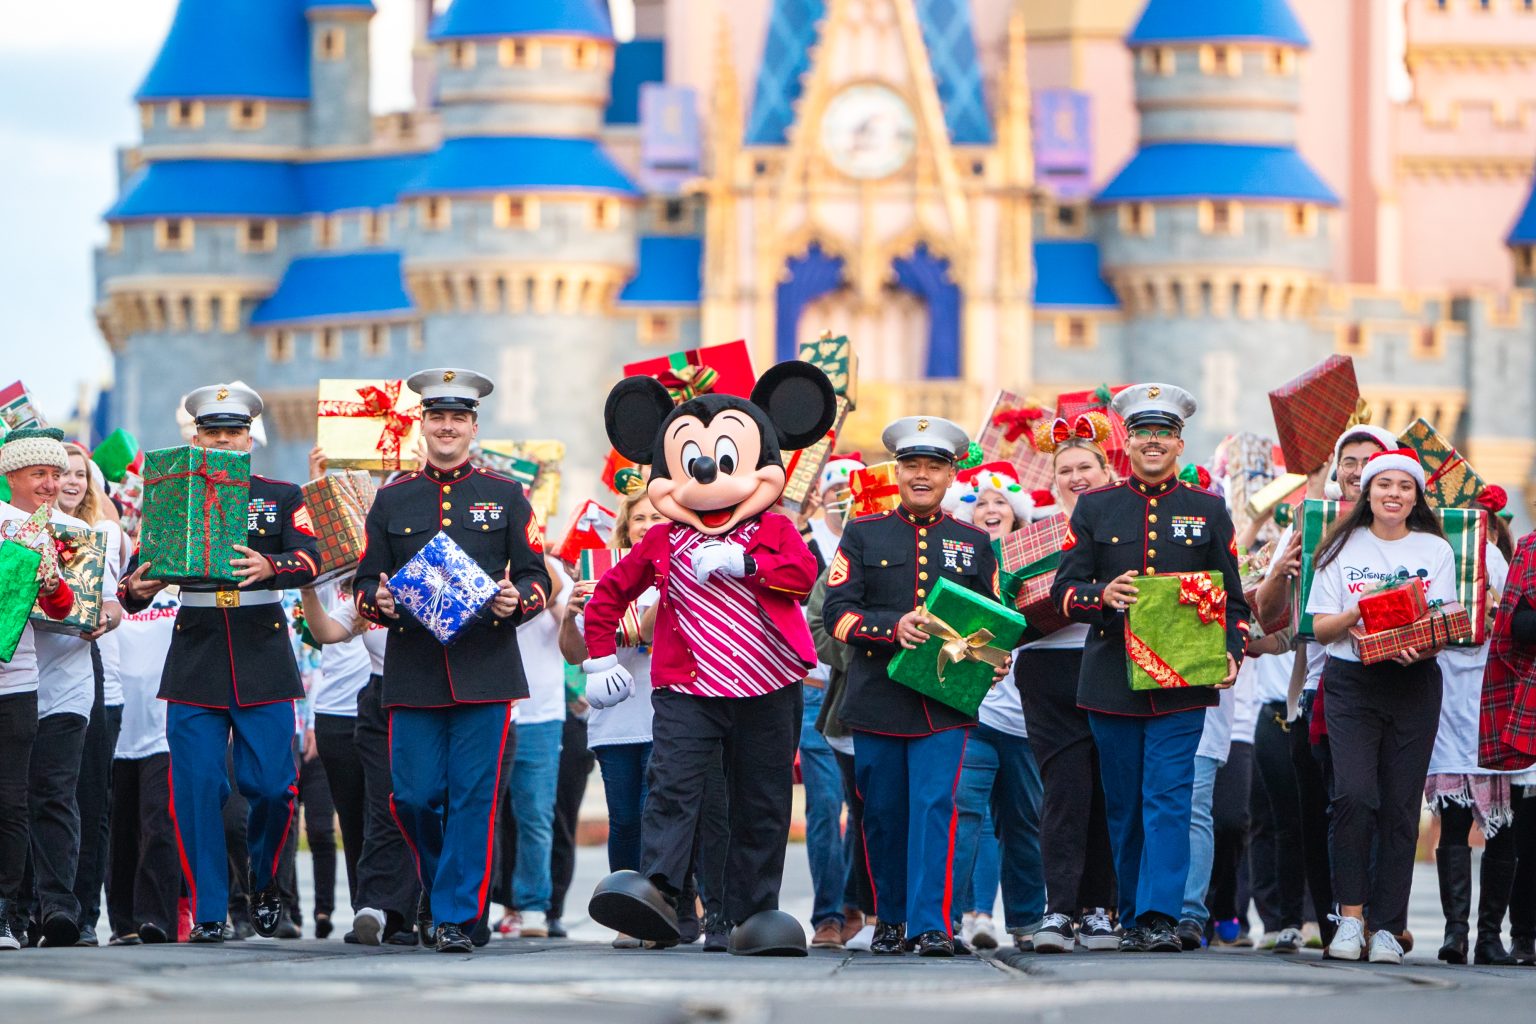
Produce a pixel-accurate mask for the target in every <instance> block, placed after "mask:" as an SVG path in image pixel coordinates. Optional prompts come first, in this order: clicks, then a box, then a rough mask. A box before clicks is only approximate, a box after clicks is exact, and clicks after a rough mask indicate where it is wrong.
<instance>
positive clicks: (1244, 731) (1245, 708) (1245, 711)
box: [1232, 655, 1271, 743]
mask: <svg viewBox="0 0 1536 1024" xmlns="http://www.w3.org/2000/svg"><path fill="white" fill-rule="evenodd" d="M1258 660H1259V661H1260V662H1261V663H1262V662H1265V661H1269V660H1271V659H1270V658H1269V656H1268V655H1265V656H1264V657H1262V658H1260V659H1258ZM1247 664H1248V663H1247V662H1246V661H1244V662H1243V665H1244V667H1246V666H1247ZM1258 678H1259V677H1258V673H1257V671H1255V672H1254V673H1253V674H1251V675H1249V676H1248V677H1247V678H1246V679H1245V678H1243V670H1242V669H1241V668H1240V669H1238V670H1237V682H1236V683H1235V684H1234V685H1233V687H1232V742H1233V743H1252V742H1253V734H1254V731H1255V730H1256V729H1257V728H1258V725H1259V703H1260V701H1259V695H1258V692H1257V691H1256V689H1255V684H1256V682H1257V681H1258Z"/></svg>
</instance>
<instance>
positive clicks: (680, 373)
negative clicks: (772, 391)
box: [624, 341, 757, 404]
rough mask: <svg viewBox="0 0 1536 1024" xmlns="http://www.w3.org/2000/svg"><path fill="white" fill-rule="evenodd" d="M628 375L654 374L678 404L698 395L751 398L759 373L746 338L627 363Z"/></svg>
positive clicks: (651, 375)
mask: <svg viewBox="0 0 1536 1024" xmlns="http://www.w3.org/2000/svg"><path fill="white" fill-rule="evenodd" d="M624 375H625V376H626V377H655V378H656V379H657V380H658V381H660V382H661V385H662V387H664V388H666V389H667V391H668V392H669V393H670V394H671V395H672V400H673V401H674V402H676V403H678V404H681V403H683V402H686V401H687V400H688V399H690V398H697V397H698V396H699V395H711V394H712V395H736V396H738V397H740V398H750V397H751V395H752V386H753V385H754V384H756V383H757V375H756V374H754V373H753V372H752V355H751V353H750V352H749V351H748V350H747V343H746V342H745V341H732V342H729V343H727V344H724V345H705V346H704V347H703V348H691V349H687V350H686V351H683V352H673V353H672V354H671V355H666V356H659V357H657V358H655V359H642V360H640V361H639V362H636V363H627V364H625V366H624Z"/></svg>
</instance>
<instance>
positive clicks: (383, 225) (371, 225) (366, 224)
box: [363, 210, 389, 245]
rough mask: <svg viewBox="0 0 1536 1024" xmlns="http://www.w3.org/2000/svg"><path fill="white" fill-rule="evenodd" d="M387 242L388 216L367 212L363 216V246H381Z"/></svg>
mask: <svg viewBox="0 0 1536 1024" xmlns="http://www.w3.org/2000/svg"><path fill="white" fill-rule="evenodd" d="M388 241H389V214H388V213H386V212H385V211H383V210H368V211H366V212H365V213H364V214H363V244H364V245H383V244H384V243H386V242H388Z"/></svg>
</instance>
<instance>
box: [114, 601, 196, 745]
mask: <svg viewBox="0 0 1536 1024" xmlns="http://www.w3.org/2000/svg"><path fill="white" fill-rule="evenodd" d="M180 609H181V600H180V598H179V596H178V594H177V591H176V590H175V588H170V589H167V590H162V591H160V593H158V594H156V595H155V599H154V602H153V603H152V604H151V605H150V606H149V607H148V608H146V609H144V610H143V611H141V612H136V613H135V614H133V615H124V616H123V621H122V624H121V625H119V626H118V627H117V628H116V629H114V630H113V631H112V632H110V633H108V634H107V636H108V637H116V638H117V648H118V673H119V675H120V677H121V678H122V681H123V727H122V730H121V731H120V732H119V733H118V734H117V751H116V753H115V754H114V755H113V756H114V757H118V758H122V759H125V760H137V759H139V758H143V757H148V756H150V755H151V754H167V753H170V749H171V748H170V745H169V744H168V743H167V742H166V739H165V701H163V700H161V699H160V698H159V696H158V694H159V693H160V674H161V672H163V671H164V669H165V656H166V655H167V654H168V653H169V652H170V649H171V638H172V637H174V636H175V635H176V613H177V611H179V610H180ZM103 639H105V637H104V638H103Z"/></svg>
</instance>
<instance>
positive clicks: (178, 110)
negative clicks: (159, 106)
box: [166, 100, 203, 128]
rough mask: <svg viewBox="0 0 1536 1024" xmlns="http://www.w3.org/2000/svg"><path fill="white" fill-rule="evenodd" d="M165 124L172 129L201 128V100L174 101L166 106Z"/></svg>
mask: <svg viewBox="0 0 1536 1024" xmlns="http://www.w3.org/2000/svg"><path fill="white" fill-rule="evenodd" d="M166 123H167V124H169V125H170V126H171V127H172V128H201V127H202V126H203V102H202V100H176V101H175V102H173V103H170V104H167V105H166Z"/></svg>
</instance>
